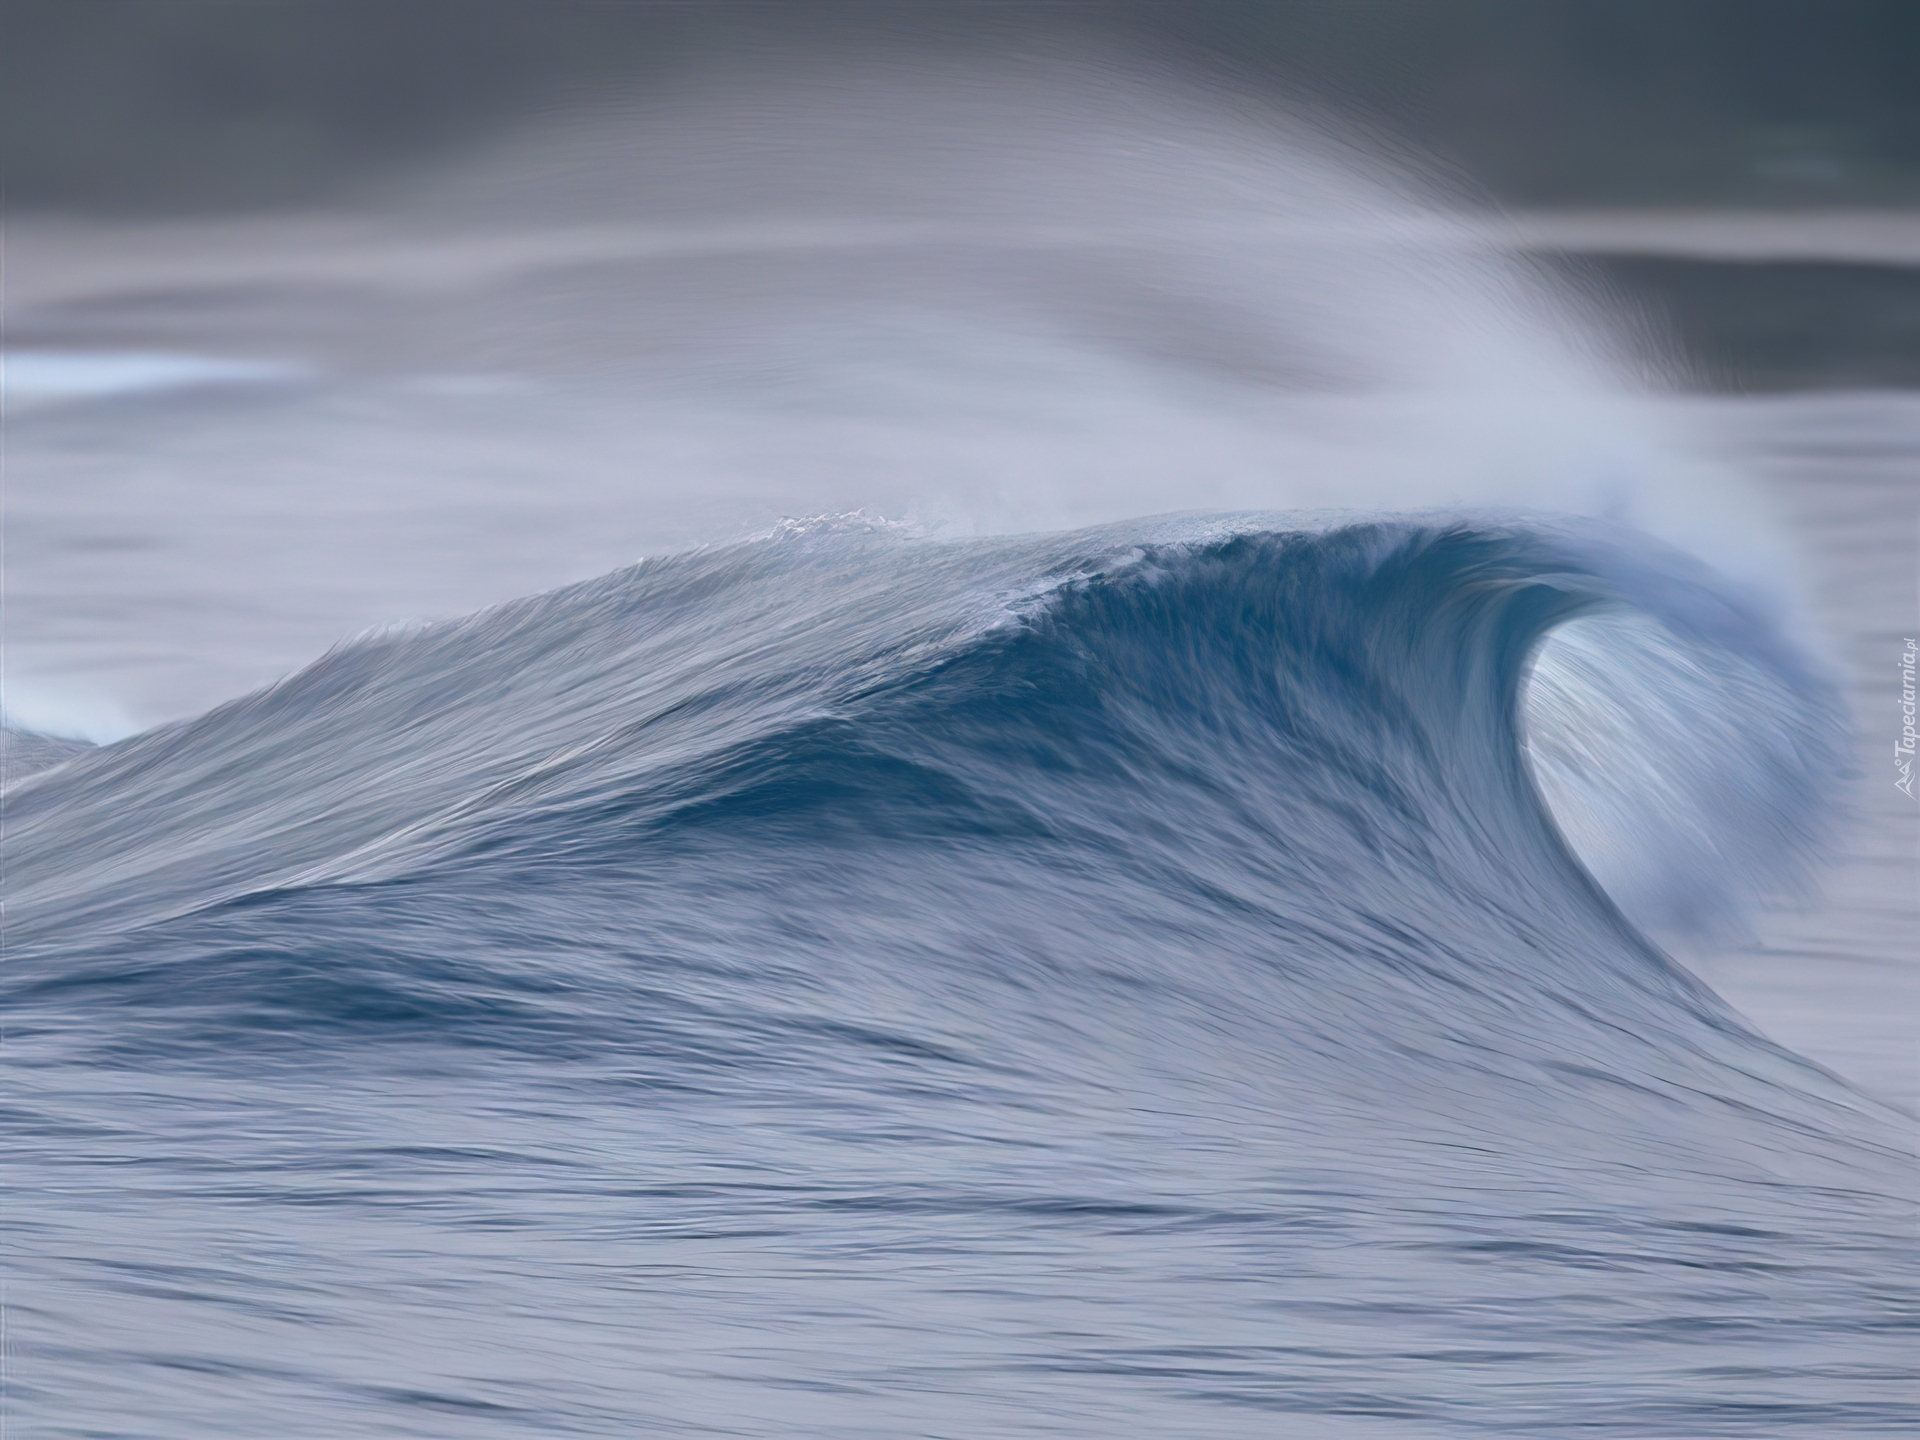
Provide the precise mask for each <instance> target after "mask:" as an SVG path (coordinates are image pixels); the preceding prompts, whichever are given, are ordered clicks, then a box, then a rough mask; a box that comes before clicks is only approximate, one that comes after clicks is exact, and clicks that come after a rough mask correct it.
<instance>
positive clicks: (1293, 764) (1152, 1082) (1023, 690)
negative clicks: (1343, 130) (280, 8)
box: [0, 71, 1920, 1440]
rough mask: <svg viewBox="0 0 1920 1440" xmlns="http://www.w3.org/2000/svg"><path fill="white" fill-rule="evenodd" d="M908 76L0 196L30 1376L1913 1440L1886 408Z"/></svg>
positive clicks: (1102, 87)
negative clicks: (376, 162) (241, 210)
mask: <svg viewBox="0 0 1920 1440" xmlns="http://www.w3.org/2000/svg"><path fill="white" fill-rule="evenodd" d="M876 73H877V72H871V71H870V72H868V73H866V74H865V75H863V77H862V79H861V81H860V84H859V86H857V87H856V86H846V85H831V86H828V85H813V86H811V87H810V86H809V85H808V84H804V83H803V84H800V85H798V87H797V88H796V89H794V90H793V91H792V93H788V94H785V95H784V96H783V95H782V94H780V93H778V92H768V91H767V90H766V89H765V88H764V87H760V88H756V89H755V90H754V92H753V93H754V95H755V97H756V104H755V106H753V107H744V108H743V107H741V106H737V105H733V104H730V103H728V100H727V97H726V95H724V94H722V95H720V96H719V98H718V99H715V98H714V97H713V96H712V95H710V94H703V96H702V97H701V98H699V99H688V98H685V97H681V98H677V99H674V100H673V101H672V102H671V103H670V104H668V103H667V102H662V103H663V105H664V106H665V108H664V109H663V110H662V111H661V112H659V113H653V112H641V113H638V114H634V113H626V112H622V113H618V114H612V115H596V116H591V117H586V118H580V117H572V118H570V119H569V120H568V121H567V122H566V123H565V124H564V125H558V124H557V125H556V128H555V129H554V131H553V132H552V133H547V134H541V135H535V136H532V137H529V138H528V139H526V140H525V141H524V142H522V143H520V144H519V145H518V146H517V147H510V148H509V149H507V150H506V151H503V152H501V153H498V154H495V155H491V156H489V157H485V158H484V159H482V160H476V161H475V162H474V165H473V166H472V167H471V168H470V169H469V170H467V171H463V172H461V173H459V174H456V175H452V176H443V177H438V178H437V179H436V180H435V181H434V182H433V183H432V184H425V183H423V184H422V185H421V186H419V187H417V188H416V189H415V190H413V191H410V192H409V194H408V196H407V197H406V199H405V201H404V203H402V202H401V201H399V200H396V199H395V198H394V197H392V196H385V197H374V198H372V199H370V200H369V201H368V202H367V205H368V207H369V208H368V210H367V211H366V213H365V214H364V215H361V216H359V217H358V218H355V219H353V220H352V221H351V222H348V221H343V220H340V219H338V218H337V217H334V218H327V217H306V218H304V219H303V218H299V217H269V218H266V219H262V220H259V221H247V222H238V221H235V222H221V223H220V224H218V225H216V224H213V223H212V222H209V223H208V224H207V225H206V226H205V227H203V228H202V229H200V230H198V231H193V230H191V227H188V228H181V227H177V226H176V227H174V228H173V229H171V230H169V229H168V228H167V227H159V228H158V229H153V228H148V229H146V230H143V231H136V230H133V229H124V230H114V229H112V228H111V227H108V228H106V229H103V230H100V231H97V232H89V233H87V234H78V235H77V234H76V233H74V232H72V231H71V229H70V228H69V229H68V230H61V229H59V227H57V226H53V225H52V224H51V222H49V226H48V228H47V229H46V231H45V236H46V238H45V239H44V241H43V242H42V243H43V245H44V248H43V249H41V250H39V251H36V250H34V249H33V246H34V244H35V243H36V242H35V237H34V234H33V233H32V230H31V227H28V234H27V236H26V239H25V240H24V241H23V244H24V245H25V246H26V250H25V253H26V254H27V255H28V256H29V259H32V257H34V256H35V255H38V256H39V257H40V259H39V260H38V261H36V262H35V263H34V264H33V265H31V266H29V267H28V268H29V271H30V274H29V277H28V280H27V281H26V282H25V283H26V284H27V287H28V288H27V291H26V294H27V295H28V297H29V300H30V303H28V304H26V306H25V310H24V315H23V318H22V320H21V321H20V322H19V323H18V324H16V325H15V326H14V336H15V339H14V341H13V342H12V343H14V344H16V345H18V346H20V347H22V349H23V352H24V351H31V352H32V353H33V354H34V355H36V356H38V357H39V358H38V359H36V360H34V361H33V362H32V363H31V364H29V365H28V366H27V367H26V368H25V370H15V371H13V372H10V373H13V374H15V375H16V376H17V375H19V374H22V373H24V374H26V375H28V376H29V378H30V379H31V377H33V376H35V375H38V376H40V377H41V378H42V380H43V381H44V382H45V383H42V384H41V385H40V386H39V389H38V390H37V391H36V392H35V393H34V394H33V395H31V396H28V397H26V398H27V400H29V401H30V402H31V403H30V404H29V403H19V407H18V409H17V411H16V413H15V414H14V415H12V416H11V417H10V420H9V426H10V436H9V481H8V483H9V487H10V488H9V496H8V507H9V508H8V522H9V534H8V541H9V550H8V560H9V565H10V573H9V581H8V590H9V594H8V598H9V602H10V603H9V616H8V622H7V624H8V631H7V642H8V652H7V660H8V668H7V677H6V679H7V691H6V697H5V699H6V706H7V718H8V723H9V728H8V729H7V730H6V731H4V732H3V733H4V736H5V740H6V750H5V754H4V760H5V764H6V770H7V776H6V787H5V790H4V825H5V862H6V874H5V884H6V917H5V934H4V943H5V950H6V961H7V963H6V965H5V968H4V971H0V989H4V1004H5V1007H6V1017H7V1028H6V1064H7V1088H6V1097H5V1098H6V1108H5V1112H4V1114H5V1124H6V1127H7V1132H6V1133H7V1144H8V1153H9V1163H8V1171H9V1185H10V1189H11V1191H12V1200H11V1203H10V1205H9V1214H8V1222H9V1228H10V1253H9V1266H8V1281H7V1295H6V1303H7V1334H6V1356H7V1375H6V1395H5V1404H6V1407H7V1411H8V1415H9V1419H8V1423H9V1425H10V1426H11V1427H12V1429H13V1431H14V1433H17V1434H20V1435H34V1436H42V1435H44V1436H49V1437H52V1436H61V1437H81V1436H89V1437H94V1436H127V1437H134V1436H139V1437H164V1440H188V1437H195V1440H200V1437H209V1436H259V1435H267V1434H271V1435H275V1436H286V1437H302V1436H311V1437H339V1436H348V1435H352V1436H361V1435H365V1436H422V1437H425V1436H433V1437H441V1436H444V1437H456V1436H457V1437H463V1440H464V1437H496V1436H497V1437H510V1436H561V1435H604V1436H612V1435H622V1436H625V1435H642V1434H646V1435H652V1434H660V1435H688V1436H698V1435H737V1436H769V1437H772V1436H818V1437H856V1436H872V1437H883V1436H885V1437H893V1436H942V1437H946V1436H951V1437H984V1436H994V1437H1016V1436H1036V1437H1037V1436H1075V1437H1092V1436H1114V1435H1127V1436H1147V1435H1154V1436H1159V1435H1166V1436H1221V1437H1228V1436H1234V1437H1239V1436H1247V1437H1251V1436H1271V1435H1276V1434H1279V1435H1298V1436H1303V1437H1320V1436H1327V1437H1335V1440H1342V1437H1349V1436H1352V1437H1376V1436H1377V1437H1392V1440H1401V1437H1407V1440H1412V1437H1421V1440H1424V1437H1454V1436H1460V1437H1466V1436H1486V1435H1513V1436H1526V1437H1539V1436H1579V1437H1606V1440H1612V1437H1620V1440H1628V1437H1631V1440H1694V1437H1708V1436H1740V1437H1778V1436H1805V1437H1808V1440H1815V1437H1819V1440H1825V1437H1837V1436H1852V1435H1861V1436H1864V1435H1881V1434H1887V1435H1890V1434H1896V1433H1908V1432H1910V1431H1911V1430H1912V1428H1913V1427H1914V1426H1915V1424H1916V1423H1920V1394H1917V1393H1916V1387H1915V1379H1916V1377H1915V1367H1914V1364H1913V1342H1914V1331H1915V1323H1916V1306H1915V1301H1916V1297H1917V1296H1920V1285H1916V1280H1917V1279H1920V1276H1916V1264H1915V1244H1914V1240H1915V1231H1914V1204H1913V1202H1914V1195H1915V1186H1914V1180H1915V1166H1914V1158H1913V1154H1914V1121H1913V1119H1912V1114H1911V1110H1912V1106H1913V1103H1914V1100H1915V1094H1914V1084H1913V1079H1914V1077H1913V1069H1912V1061H1911V1045H1910V1033H1911V1026H1910V1017H1911V1006H1912V1000H1913V976H1914V973H1915V967H1914V965H1913V946H1912V934H1913V931H1912V924H1913V920H1914V917H1915V906H1914V900H1913V887H1912V869H1911V859H1912V857H1911V853H1910V852H1911V847H1912V844H1913V840H1914V826H1913V817H1912V815H1911V813H1910V809H1911V807H1909V808H1908V809H1904V810H1903V809H1901V808H1899V802H1900V800H1901V797H1900V796H1899V795H1898V794H1897V793H1895V792H1894V791H1893V786H1892V779H1893V774H1892V769H1891V766H1890V765H1881V764H1880V761H1881V760H1882V759H1883V758H1884V757H1883V756H1882V752H1883V751H1885V750H1887V749H1888V743H1887V742H1889V741H1890V740H1891V739H1892V737H1893V736H1895V735H1897V733H1898V730H1897V725H1894V724H1893V722H1892V721H1891V720H1890V719H1889V716H1890V715H1892V714H1894V713H1895V712H1896V711H1897V695H1898V689H1899V684H1900V675H1899V669H1898V666H1897V664H1896V663H1895V659H1896V656H1897V652H1898V644H1899V641H1898V639H1897V637H1898V635H1899V634H1900V633H1902V632H1901V626H1902V624H1903V623H1907V622H1906V618H1905V615H1904V613H1903V611H1902V609H1901V607H1902V606H1903V605H1906V604H1907V603H1908V602H1909V601H1910V600H1911V595H1910V594H1908V593H1907V592H1908V591H1910V589H1911V579H1912V571H1911V556H1912V541H1913V540H1914V539H1915V538H1916V537H1914V535H1913V533H1912V526H1913V519H1914V511H1913V503H1912V497H1913V489H1912V479H1911V477H1912V474H1913V469H1912V467H1913V464H1914V461H1915V458H1916V456H1917V455H1920V408H1916V406H1915V404H1914V402H1913V401H1912V399H1911V398H1910V397H1903V396H1898V395H1842V396H1826V397H1794V398H1783V399H1775V400H1728V399H1721V400H1710V399H1702V398H1697V397H1696V398H1679V397H1676V396H1674V395H1672V394H1669V393H1667V389H1666V386H1665V377H1666V376H1667V375H1668V373H1669V372H1670V371H1676V370H1677V368H1678V367H1677V366H1674V365H1673V364H1672V362H1669V361H1665V360H1658V361H1657V363H1656V361H1655V360H1648V359H1647V358H1646V357H1647V356H1655V357H1658V356H1659V355H1660V354H1661V353H1662V352H1661V351H1660V350H1659V348H1658V346H1657V344H1656V343H1655V342H1654V341H1653V340H1651V339H1649V337H1648V336H1647V335H1646V334H1644V333H1642V331H1641V329H1639V328H1637V326H1638V324H1639V322H1634V321H1631V320H1622V319H1619V318H1617V317H1612V316H1610V312H1609V311H1608V310H1607V308H1606V307H1605V306H1604V305H1602V304H1601V303H1600V302H1599V301H1597V300H1595V299H1594V298H1593V297H1592V296H1588V295H1582V294H1580V293H1577V292H1569V291H1567V290H1565V289H1564V288H1561V287H1560V286H1558V285H1557V284H1556V283H1555V282H1553V281H1551V280H1550V279H1548V278H1547V277H1546V276H1545V275H1544V274H1543V273H1541V272H1538V271H1536V270H1535V269H1534V268H1533V267H1532V266H1531V265H1529V264H1528V263H1526V262H1524V261H1523V260H1519V259H1516V258H1514V256H1513V255H1512V253H1510V251H1508V250H1504V249H1502V248H1501V247H1499V246H1498V245H1490V244H1488V243H1487V242H1486V240H1485V234H1484V232H1485V227H1484V226H1482V227H1481V229H1480V230H1478V231H1475V232H1473V233H1472V234H1468V233H1467V231H1466V229H1465V228H1463V227H1461V226H1458V225H1456V224H1455V223H1454V222H1453V221H1452V220H1450V219H1448V215H1449V214H1450V213H1451V212H1448V211H1447V210H1445V209H1444V207H1441V206H1439V205H1438V203H1437V201H1436V199H1435V197H1434V196H1433V195H1432V194H1431V193H1429V192H1428V191H1426V190H1424V189H1423V188H1422V186H1421V183H1420V182H1418V181H1417V180H1416V179H1415V178H1413V177H1410V176H1408V175H1406V174H1404V173H1395V172H1389V171H1385V170H1383V169H1382V168H1381V167H1380V166H1379V165H1378V163H1377V162H1371V161H1368V160H1366V159H1365V157H1363V156H1360V155H1358V154H1356V153H1354V152H1353V151H1351V149H1349V148H1346V147H1343V146H1341V145H1339V144H1336V143H1335V142H1334V141H1333V140H1330V139H1329V138H1328V137H1326V136H1325V135H1324V134H1320V133H1318V132H1315V131H1313V130H1311V129H1310V128H1308V127H1306V126H1305V123H1304V122H1300V121H1297V120H1294V121H1289V122H1287V123H1286V124H1284V125H1280V124H1277V123H1269V122H1267V121H1259V122H1257V123H1256V121H1254V120H1253V119H1250V118H1249V117H1248V116H1246V115H1245V114H1242V113H1238V112H1234V111H1231V110H1223V109H1221V108H1220V107H1218V106H1217V105H1215V104H1214V103H1213V102H1212V101H1210V100H1208V99H1206V97H1203V96H1202V97H1196V96H1194V95H1193V94H1190V93H1185V92H1180V91H1178V90H1176V89H1173V88H1170V87H1167V86H1165V85H1164V84H1158V83H1157V84H1156V85H1151V86H1150V85H1147V84H1145V83H1144V82H1140V81H1139V80H1138V79H1137V78H1132V79H1126V78H1123V77H1117V76H1112V75H1102V76H1098V77H1092V78H1088V77H1082V78H1081V79H1080V80H1078V81H1076V80H1074V79H1073V77H1071V76H1062V75H1059V74H1051V75H1049V77H1048V80H1047V88H1046V89H1045V90H1044V91H1041V90H1040V89H1038V88H1037V87H1036V86H1035V85H1034V84H1033V83H1032V77H1020V76H1015V77H1013V78H1012V79H1010V80H1009V79H999V80H994V81H991V82H989V81H988V80H986V79H984V78H982V77H980V76H978V75H971V74H969V75H966V76H964V77H961V79H959V80H957V79H956V77H955V75H954V74H953V73H951V72H940V71H935V72H931V73H927V72H922V73H918V74H916V75H914V76H912V77H894V78H892V79H887V78H886V77H884V76H881V77H879V78H876ZM1096 81H1097V83H1096ZM963 82H964V83H963ZM849 97H852V98H849ZM663 114H664V115H668V116H671V117H672V119H673V121H674V126H673V128H672V130H671V136H672V143H671V144H667V143H664V142H661V141H659V140H657V139H652V138H649V137H657V136H658V135H660V134H662V133H665V132H663V131H662V128H661V126H662V124H663V122H662V118H661V117H662V115H663ZM743 127H744V128H743ZM743 133H744V134H749V135H751V136H753V137H755V139H754V143H753V144H751V145H743V144H742V143H741V136H742V135H743ZM382 207H384V208H382ZM531 215H537V216H538V217H539V223H538V224H537V225H536V224H531V223H529V222H528V220H527V219H526V217H528V216H531ZM223 227H224V228H223ZM263 235H272V236H276V237H278V238H277V239H276V240H275V241H274V243H273V244H272V245H266V246H263V244H262V236H263ZM303 237H304V239H303ZM1476 237H1478V238H1476ZM221 245H226V246H229V247H230V250H228V251H224V252H223V251H221V250H220V249H219V248H218V247H219V246H221ZM303 245H304V247H305V248H302V247H303ZM89 247H91V248H89ZM222 254H225V255H227V256H228V260H227V262H223V263H215V262H216V261H218V260H219V257H220V256H221V255H222ZM262 256H267V257H270V258H269V259H266V260H263V259H262V258H261V257H262ZM435 256H439V257H440V260H441V262H442V263H435V262H434V259H433V257H435ZM181 257H186V258H185V259H182V258H181ZM209 257H213V258H212V259H210V258H209ZM423 257H424V258H423ZM169 266H172V267H173V268H171V269H169ZM276 266H277V267H279V268H278V269H276V268H275V267H276ZM63 267H64V268H63ZM182 267H184V268H182ZM249 267H251V268H249ZM49 356H54V357H60V358H57V359H48V358H47V357H49ZM115 357H119V358H118V359H116V358H115ZM129 357H131V358H129ZM142 357H144V358H142ZM156 357H158V358H159V359H165V361H166V363H164V364H161V363H158V360H157V359H156ZM136 360H137V361H139V363H134V361H136ZM35 367H37V368H35ZM48 376H52V377H54V379H53V380H46V379H45V377H48ZM75 377H78V378H77V379H76V378H75ZM55 381H57V382H59V383H57V384H56V383H55ZM29 388H31V387H29ZM23 393H24V392H23ZM19 399H20V397H18V396H16V397H15V399H14V401H13V402H10V403H17V402H19ZM636 556H644V557H645V558H643V559H640V560H639V561H638V563H635V557H636ZM1903 587H1904V589H1903ZM369 627H371V628H369ZM356 631H358V632H360V633H358V634H357V635H356V633H355V632H356ZM343 636H348V637H353V638H346V639H342V638H341V637H343ZM329 646H331V648H328V647H329ZM316 657H317V658H316ZM1890 697H1891V698H1890ZM1890 727H1891V728H1890ZM1876 767H1878V768H1876ZM1903 1037H1904V1038H1903Z"/></svg>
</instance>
